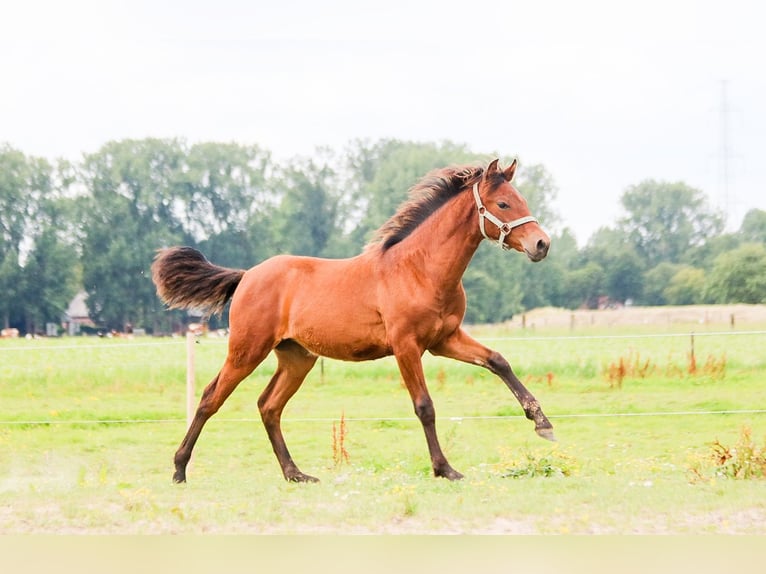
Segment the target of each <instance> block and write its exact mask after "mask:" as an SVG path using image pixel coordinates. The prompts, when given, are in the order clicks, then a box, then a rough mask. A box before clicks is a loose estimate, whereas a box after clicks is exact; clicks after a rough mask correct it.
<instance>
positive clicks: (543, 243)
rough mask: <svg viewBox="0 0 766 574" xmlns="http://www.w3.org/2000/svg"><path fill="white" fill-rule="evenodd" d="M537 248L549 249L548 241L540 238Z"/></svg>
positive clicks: (540, 249)
mask: <svg viewBox="0 0 766 574" xmlns="http://www.w3.org/2000/svg"><path fill="white" fill-rule="evenodd" d="M537 250H538V251H547V250H548V242H547V241H546V240H545V239H540V240H539V241H538V242H537Z"/></svg>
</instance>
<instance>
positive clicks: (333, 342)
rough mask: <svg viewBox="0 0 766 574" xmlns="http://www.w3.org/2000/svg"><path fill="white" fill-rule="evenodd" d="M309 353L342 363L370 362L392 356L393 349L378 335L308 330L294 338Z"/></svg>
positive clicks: (319, 329) (318, 329)
mask: <svg viewBox="0 0 766 574" xmlns="http://www.w3.org/2000/svg"><path fill="white" fill-rule="evenodd" d="M292 338H293V339H294V340H296V341H297V342H298V343H300V344H301V345H302V346H303V347H304V348H306V349H307V350H308V351H310V352H312V353H314V354H315V355H319V356H322V357H328V358H330V359H339V360H341V361H370V360H372V359H380V358H381V357H385V356H387V355H390V354H391V347H389V346H388V345H387V344H386V342H385V341H384V340H382V339H380V338H379V337H377V336H376V334H370V336H369V337H358V336H353V335H352V334H350V333H342V332H337V331H332V330H324V329H322V328H321V327H320V328H308V329H304V330H302V332H301V333H299V334H296V336H294V337H292Z"/></svg>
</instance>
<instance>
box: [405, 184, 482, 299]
mask: <svg viewBox="0 0 766 574" xmlns="http://www.w3.org/2000/svg"><path fill="white" fill-rule="evenodd" d="M469 199H470V198H468V197H467V195H466V194H461V195H459V196H457V197H455V198H454V199H452V200H451V201H450V202H448V203H447V204H446V205H444V206H442V207H441V209H439V210H438V211H437V212H436V213H434V214H433V215H432V216H431V217H429V218H428V219H426V220H425V221H424V222H423V223H422V224H421V225H420V226H419V227H418V228H417V229H416V230H415V231H414V232H413V233H412V234H411V235H410V236H409V237H408V238H407V239H406V240H405V241H407V242H409V245H408V246H407V248H408V249H411V250H412V251H411V252H410V253H411V260H412V261H413V262H415V263H416V264H417V265H418V273H419V274H423V275H425V276H427V277H429V278H430V279H431V281H432V283H433V284H434V285H442V286H444V287H445V288H448V289H451V288H454V287H457V285H458V284H459V283H460V281H461V279H462V277H463V274H464V273H465V270H466V268H467V267H468V264H469V263H470V262H471V258H472V257H473V254H474V253H475V252H476V249H477V248H478V247H479V244H480V243H481V240H482V236H481V234H480V231H479V228H478V223H476V222H475V221H474V220H475V219H476V217H475V209H476V208H475V206H474V204H473V202H472V201H471V202H469V201H468V200H469ZM402 247H404V245H403V246H402Z"/></svg>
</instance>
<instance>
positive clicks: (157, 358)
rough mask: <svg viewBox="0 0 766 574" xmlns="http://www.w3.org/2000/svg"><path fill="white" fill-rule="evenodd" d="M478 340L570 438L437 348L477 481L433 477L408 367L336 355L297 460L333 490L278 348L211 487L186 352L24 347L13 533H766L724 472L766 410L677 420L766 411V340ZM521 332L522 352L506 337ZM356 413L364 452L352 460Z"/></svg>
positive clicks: (756, 488)
mask: <svg viewBox="0 0 766 574" xmlns="http://www.w3.org/2000/svg"><path fill="white" fill-rule="evenodd" d="M673 328H674V329H676V331H678V330H679V329H680V327H678V326H674V327H673ZM748 328H749V329H751V330H755V328H752V327H748ZM709 330H710V331H715V330H726V329H725V328H721V329H715V326H711V327H710V328H709ZM648 331H649V330H648V328H647V329H643V328H642V329H633V330H630V331H627V330H621V331H611V330H610V331H608V332H606V333H605V332H604V331H601V332H598V331H588V330H579V331H578V332H577V333H574V334H575V335H590V336H600V335H604V334H611V335H615V334H617V335H628V334H637V335H640V334H646V333H647V332H648ZM473 332H474V335H475V336H476V337H477V338H479V339H482V340H486V342H487V344H489V345H490V346H492V347H494V348H497V349H498V350H500V351H501V352H503V354H504V355H505V356H506V357H507V358H508V359H509V361H510V362H511V364H512V365H513V366H514V369H515V371H516V372H517V374H518V375H519V376H520V378H521V379H522V380H523V381H525V384H527V386H528V388H529V389H530V390H531V391H532V393H533V394H535V396H536V397H537V398H538V400H539V401H540V403H541V404H542V406H543V409H544V410H545V412H546V414H548V415H549V417H550V418H551V420H552V422H553V424H554V426H555V428H556V434H557V436H558V438H559V442H558V443H548V442H545V441H542V440H540V439H538V438H537V437H536V436H535V435H534V432H533V428H532V423H530V422H529V421H527V420H526V419H524V418H523V416H521V415H522V412H521V408H520V407H519V405H518V403H517V402H516V401H515V399H514V398H513V396H512V395H511V393H510V392H509V391H508V389H507V388H506V387H505V385H503V384H502V382H500V381H499V380H498V379H496V378H495V377H494V376H492V375H491V374H490V373H488V372H486V371H483V370H482V369H479V368H478V367H474V366H471V365H462V364H458V363H455V362H451V361H447V360H444V359H437V358H434V357H430V356H426V357H425V359H424V361H425V370H426V375H427V377H428V379H429V385H430V389H431V394H432V396H433V398H434V402H435V405H436V409H437V428H438V430H439V435H440V439H441V442H442V446H443V448H444V450H445V453H446V454H447V456H448V458H449V460H450V462H451V463H452V465H453V466H454V467H455V468H457V469H458V470H460V471H461V472H463V473H464V474H465V476H466V478H465V479H464V480H463V481H461V482H459V483H450V482H447V481H445V480H441V479H435V478H433V477H432V476H431V470H430V464H429V460H428V454H427V450H426V445H425V439H424V437H423V432H422V429H421V427H420V424H419V422H418V421H417V419H416V418H415V417H414V415H413V411H412V405H411V403H410V400H409V397H408V394H407V392H406V390H405V389H404V388H403V386H402V384H401V382H400V379H399V375H398V372H397V370H396V365H395V362H394V361H393V360H391V359H384V360H381V361H377V362H373V363H363V364H346V363H340V362H336V361H325V364H324V374H323V375H322V374H321V373H320V369H319V367H317V368H315V369H314V371H312V373H311V374H310V375H309V377H308V379H307V381H306V383H305V384H304V386H303V387H302V389H301V390H300V392H299V393H298V394H297V395H296V396H295V397H294V398H293V400H292V401H291V402H290V403H289V404H288V406H287V408H286V410H285V414H284V424H283V428H284V432H285V436H286V439H287V441H288V445H289V446H290V448H291V451H292V454H293V457H294V459H295V460H296V462H297V463H298V465H299V466H300V467H301V469H302V470H303V471H304V472H307V473H309V474H313V475H315V476H318V477H319V478H320V479H321V480H322V482H321V483H319V484H316V485H296V484H288V483H285V482H284V481H283V479H282V476H281V472H280V470H279V467H278V464H277V462H276V459H275V457H274V455H273V453H272V451H271V446H270V444H269V443H268V440H267V438H266V434H265V432H264V430H263V427H262V425H261V423H260V420H259V417H258V412H257V406H256V401H257V397H258V394H259V393H260V391H261V390H262V388H263V387H264V386H265V384H266V383H267V381H268V379H269V377H270V375H271V373H272V372H273V368H274V360H273V358H269V359H268V360H267V361H266V363H265V364H264V365H263V366H262V367H261V368H259V369H258V370H257V371H256V372H255V373H254V374H253V375H252V376H251V377H250V378H249V379H248V380H246V381H244V382H243V383H242V384H241V386H240V388H239V389H237V391H236V392H235V393H234V394H233V395H232V396H231V398H230V399H229V401H228V402H227V403H226V404H225V405H224V407H223V408H222V410H221V411H220V412H219V413H218V414H217V415H216V416H215V417H214V418H213V419H211V421H210V422H209V423H208V425H207V426H206V428H205V430H204V431H203V433H202V435H201V437H200V441H199V442H198V444H197V447H196V449H195V451H194V457H193V459H192V463H191V465H190V467H189V472H188V478H189V483H188V484H186V485H174V484H172V483H171V480H170V479H171V475H172V456H173V453H174V452H175V449H176V448H177V446H178V443H179V442H180V440H181V438H182V437H183V434H184V431H185V345H184V343H183V341H180V340H152V339H141V340H136V341H132V342H126V341H117V340H112V341H106V340H96V339H76V340H73V339H63V340H58V341H2V342H0V397H1V399H0V400H1V401H2V409H0V533H5V534H8V533H27V532H36V533H40V532H56V533H59V532H63V533H66V532H71V533H204V532H215V533H260V532H264V533H428V532H440V533H441V532H444V533H485V532H486V533H503V532H529V533H634V532H636V533H729V532H733V533H748V534H766V520H764V519H766V480H763V479H750V480H737V479H732V478H725V477H724V476H721V475H717V474H716V472H715V466H714V463H713V461H712V456H711V455H712V445H713V443H714V442H715V441H719V442H720V443H721V444H724V445H735V444H736V443H737V441H738V440H739V438H740V436H741V433H742V429H743V428H745V427H748V428H750V429H752V437H753V440H754V442H755V443H756V444H758V445H760V446H763V445H764V439H766V415H764V414H763V413H741V414H684V415H679V414H674V413H692V412H698V413H709V412H713V411H740V410H758V409H766V385H764V374H766V335H742V336H736V337H724V336H719V335H715V336H697V337H695V355H696V357H697V362H698V365H701V364H702V363H704V361H705V357H707V356H713V357H716V358H720V357H723V356H725V363H726V368H725V371H724V372H723V373H718V374H706V373H704V372H700V371H698V372H697V373H696V374H694V375H690V374H689V373H688V372H687V370H688V352H689V344H690V341H689V338H688V337H669V338H659V339H655V338H618V339H606V338H591V339H578V340H574V339H568V338H564V337H566V336H569V335H571V334H572V333H569V332H568V331H567V332H555V331H545V330H542V329H537V330H536V331H534V332H531V331H528V332H526V333H519V332H518V331H516V332H513V333H509V332H506V331H503V330H502V328H500V327H495V328H491V329H490V328H476V329H474V330H473ZM508 336H513V337H519V336H520V337H521V339H522V340H497V339H496V338H498V337H508ZM545 336H548V338H540V337H545ZM551 337H553V338H551ZM195 351H196V355H197V357H196V372H197V391H198V393H199V392H201V389H202V388H203V387H204V385H205V384H206V383H207V381H208V380H209V379H210V378H212V377H213V375H214V374H215V372H216V371H217V369H218V368H219V367H220V364H221V362H222V360H223V357H224V355H225V352H226V347H225V343H223V342H222V341H218V340H209V339H205V340H203V341H201V343H200V344H199V345H197V346H196V347H195ZM636 355H639V356H640V357H641V359H642V360H649V361H650V363H651V364H652V365H653V366H654V367H655V368H654V370H653V372H652V373H651V374H649V375H647V376H644V377H640V376H637V375H636V376H631V375H630V374H628V375H626V376H625V378H624V379H623V381H622V384H621V386H616V385H614V384H610V381H609V379H608V376H607V371H608V367H609V365H610V364H611V363H614V362H616V361H619V359H620V358H621V357H622V358H623V359H628V358H629V357H631V356H634V357H635V356H636ZM647 414H650V415H651V416H645V415H647ZM341 416H344V417H345V419H346V425H347V431H348V433H347V436H346V440H345V448H346V450H347V451H348V453H349V462H348V463H345V462H343V463H342V464H340V465H335V464H334V463H333V450H332V428H333V423H334V422H335V423H337V422H338V421H339V420H340V417H341ZM41 421H47V422H43V423H42V424H41ZM115 421H136V422H115ZM138 421H140V422H138ZM700 470H701V471H702V472H701V473H700V472H699V471H700ZM700 474H701V475H702V478H700Z"/></svg>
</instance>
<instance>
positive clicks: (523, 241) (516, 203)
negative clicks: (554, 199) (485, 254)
mask: <svg viewBox="0 0 766 574" xmlns="http://www.w3.org/2000/svg"><path fill="white" fill-rule="evenodd" d="M516 163H517V162H516V160H515V159H514V160H513V163H511V165H510V166H508V167H507V168H506V169H505V170H501V169H500V168H499V166H498V160H494V161H493V162H492V163H490V164H489V166H488V167H487V169H486V170H485V171H484V174H483V175H482V177H481V180H480V181H477V182H476V183H475V184H474V185H473V196H474V200H475V202H476V207H477V209H478V212H479V228H480V229H481V233H482V235H484V237H486V238H487V239H489V240H490V241H492V242H494V243H497V244H499V245H500V246H501V247H502V248H503V249H515V250H516V251H520V252H523V253H526V254H527V257H529V259H531V260H532V261H540V260H542V259H544V258H545V256H546V255H547V254H548V248H549V247H550V244H551V239H550V237H548V234H547V233H545V232H544V231H543V230H542V229H541V228H540V225H539V224H538V223H537V219H535V218H534V217H533V216H532V214H531V213H530V211H529V207H528V206H527V200H526V199H524V197H523V196H522V195H521V194H520V193H519V190H518V189H516V188H515V187H514V186H513V184H512V183H511V182H512V181H513V176H514V174H515V173H516ZM485 220H487V221H489V222H490V225H486V223H485Z"/></svg>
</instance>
